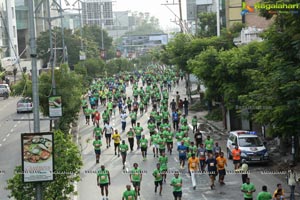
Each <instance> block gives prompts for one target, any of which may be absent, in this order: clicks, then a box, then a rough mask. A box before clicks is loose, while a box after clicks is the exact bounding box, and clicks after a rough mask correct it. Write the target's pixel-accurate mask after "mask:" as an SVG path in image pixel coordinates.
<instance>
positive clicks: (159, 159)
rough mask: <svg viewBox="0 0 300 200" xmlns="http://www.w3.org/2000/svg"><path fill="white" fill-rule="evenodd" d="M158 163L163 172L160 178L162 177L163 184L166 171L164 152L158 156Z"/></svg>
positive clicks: (166, 163)
mask: <svg viewBox="0 0 300 200" xmlns="http://www.w3.org/2000/svg"><path fill="white" fill-rule="evenodd" d="M158 162H159V163H160V169H161V171H162V172H163V174H162V176H163V179H164V182H166V179H167V171H168V157H167V156H166V153H165V152H163V153H162V155H161V156H159V158H158Z"/></svg>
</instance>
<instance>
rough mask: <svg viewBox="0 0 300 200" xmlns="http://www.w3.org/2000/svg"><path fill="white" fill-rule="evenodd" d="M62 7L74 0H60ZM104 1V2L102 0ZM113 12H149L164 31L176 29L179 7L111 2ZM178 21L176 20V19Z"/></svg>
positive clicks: (156, 0)
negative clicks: (66, 2)
mask: <svg viewBox="0 0 300 200" xmlns="http://www.w3.org/2000/svg"><path fill="white" fill-rule="evenodd" d="M57 1H58V2H59V0H57ZM61 1H62V5H63V7H65V1H68V2H69V3H70V4H73V3H74V2H75V1H76V0H61ZM103 1H105V0H103ZM112 1H113V11H126V10H131V11H138V12H149V13H150V15H151V16H155V17H156V18H158V19H159V22H160V25H161V26H162V28H163V29H164V30H166V29H170V28H173V27H178V28H179V26H178V25H176V24H175V23H174V22H171V21H175V19H176V17H175V15H177V17H179V6H178V5H169V6H168V8H169V9H170V10H169V9H168V8H167V7H166V6H165V5H161V4H166V3H167V1H168V3H169V4H172V3H173V2H174V3H178V0H112ZM181 4H182V13H183V14H182V16H183V19H186V6H185V4H186V0H182V3H181ZM177 21H178V18H177Z"/></svg>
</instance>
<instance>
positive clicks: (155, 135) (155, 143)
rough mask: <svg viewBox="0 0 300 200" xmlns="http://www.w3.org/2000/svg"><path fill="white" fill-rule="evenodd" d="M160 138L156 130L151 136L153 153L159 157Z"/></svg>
mask: <svg viewBox="0 0 300 200" xmlns="http://www.w3.org/2000/svg"><path fill="white" fill-rule="evenodd" d="M159 138H160V136H159V134H158V133H156V132H155V131H154V133H153V135H152V136H151V140H150V141H151V144H152V146H153V155H154V157H155V155H156V156H157V157H158V139H159Z"/></svg>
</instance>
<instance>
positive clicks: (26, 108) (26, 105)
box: [17, 97, 33, 113]
mask: <svg viewBox="0 0 300 200" xmlns="http://www.w3.org/2000/svg"><path fill="white" fill-rule="evenodd" d="M32 110H33V104H32V100H31V98H29V97H23V98H21V99H20V100H19V101H18V103H17V113H21V112H32Z"/></svg>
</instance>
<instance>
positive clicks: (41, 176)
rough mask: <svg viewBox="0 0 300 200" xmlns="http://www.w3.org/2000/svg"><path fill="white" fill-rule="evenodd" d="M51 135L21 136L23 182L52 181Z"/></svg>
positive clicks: (27, 134)
mask: <svg viewBox="0 0 300 200" xmlns="http://www.w3.org/2000/svg"><path fill="white" fill-rule="evenodd" d="M53 140H54V138H53V133H51V132H45V133H23V134H21V150H22V175H23V182H24V183H30V182H44V181H53V180H54V176H53V169H54V155H53V152H54V142H53Z"/></svg>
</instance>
